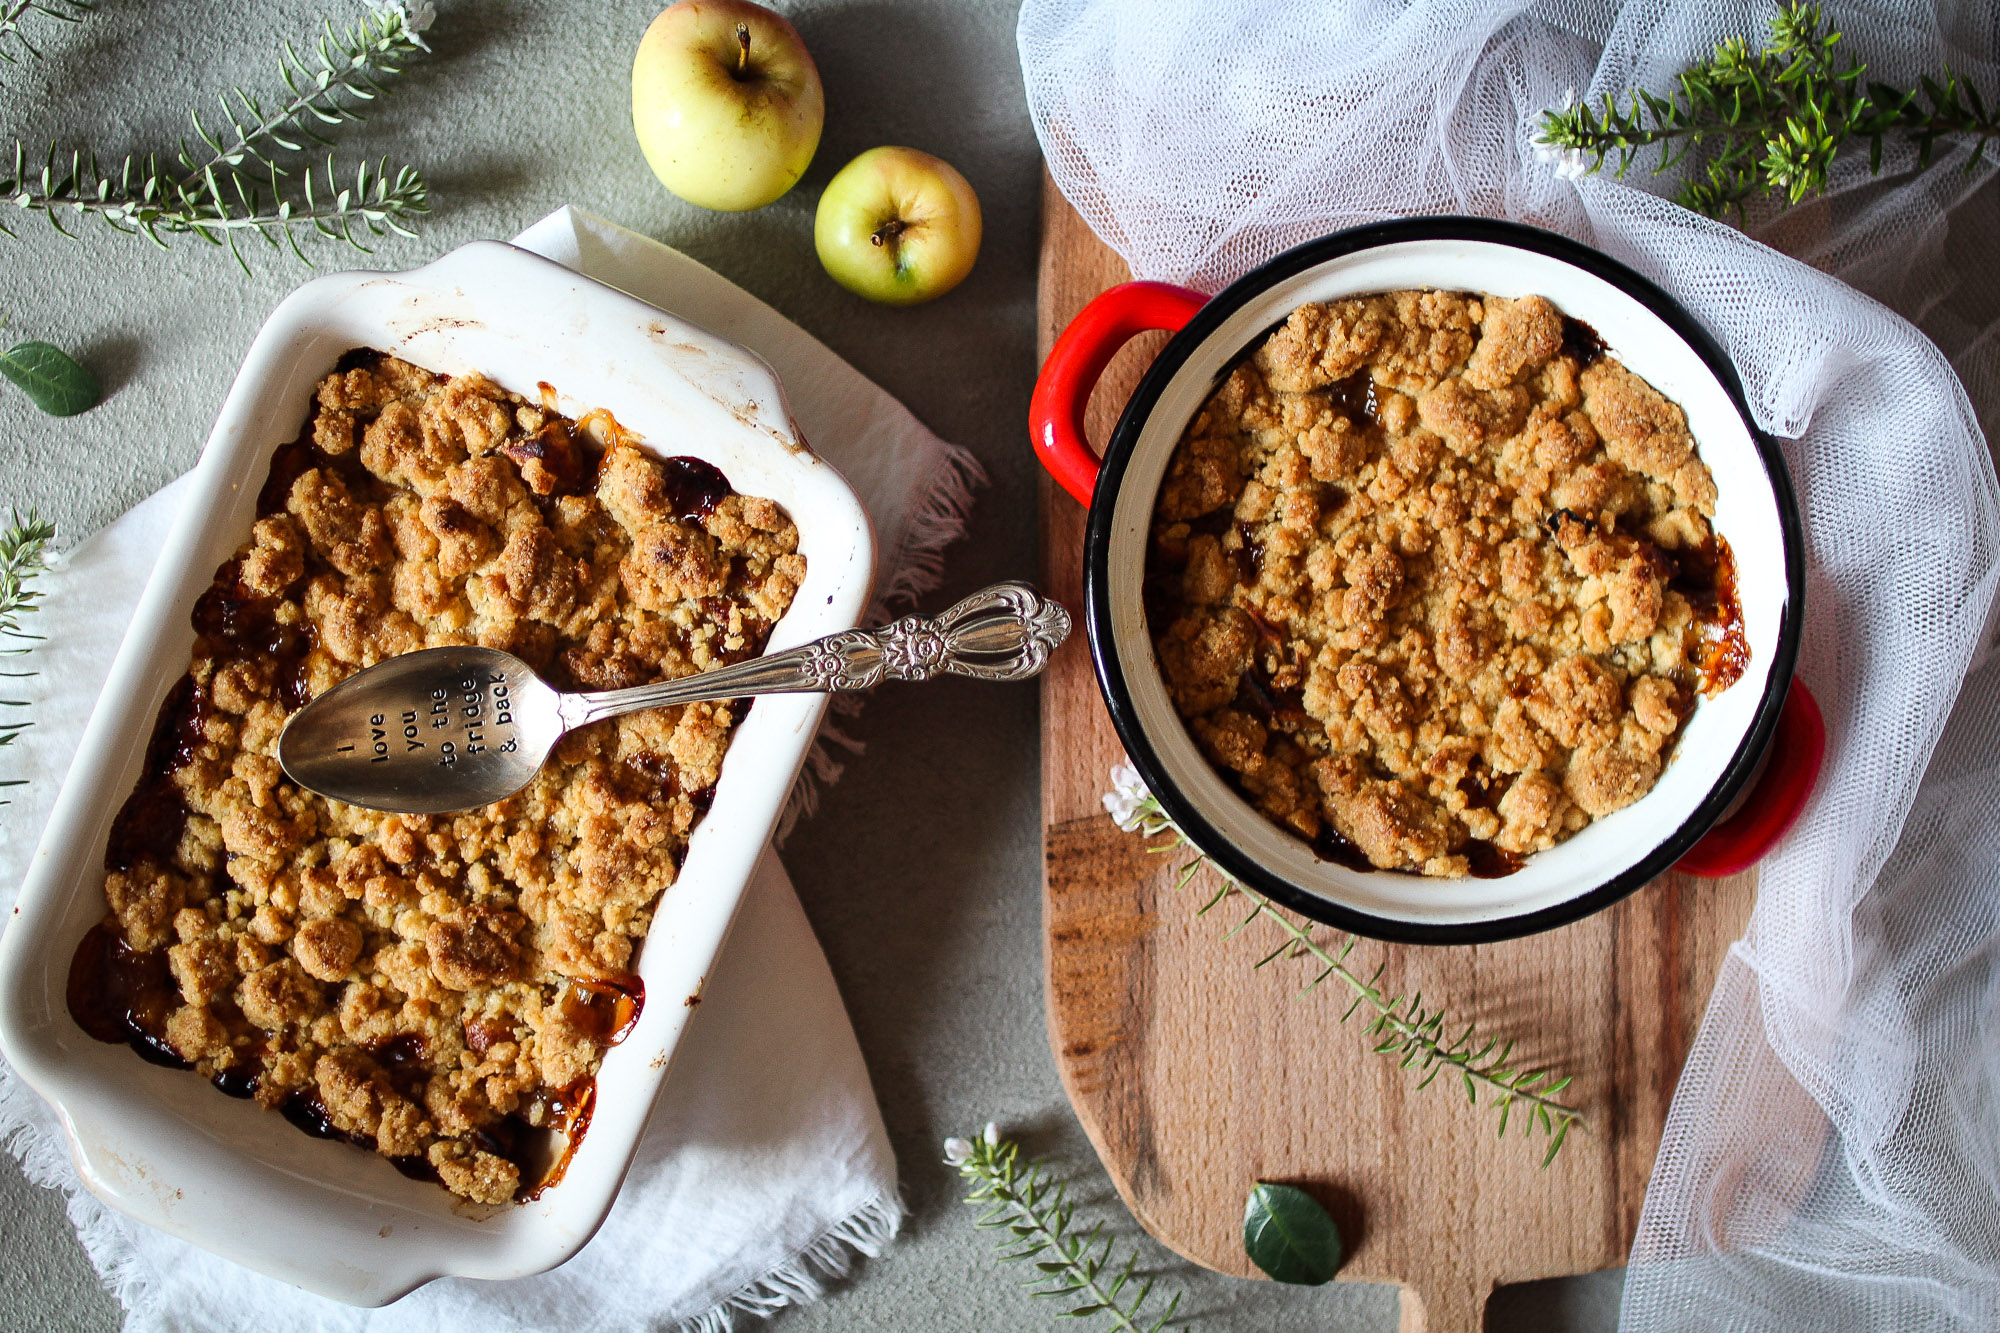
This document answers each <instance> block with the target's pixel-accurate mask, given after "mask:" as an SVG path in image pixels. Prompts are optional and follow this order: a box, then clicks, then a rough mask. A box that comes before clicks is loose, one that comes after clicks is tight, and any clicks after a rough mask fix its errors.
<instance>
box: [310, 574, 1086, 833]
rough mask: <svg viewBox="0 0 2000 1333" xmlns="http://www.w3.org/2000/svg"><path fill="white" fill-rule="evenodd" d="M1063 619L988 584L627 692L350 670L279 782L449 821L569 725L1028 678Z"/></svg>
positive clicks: (488, 666)
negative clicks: (942, 603)
mask: <svg viewBox="0 0 2000 1333" xmlns="http://www.w3.org/2000/svg"><path fill="white" fill-rule="evenodd" d="M1069 629H1070V619H1069V613H1068V612H1066V611H1064V610H1063V609H1062V607H1060V606H1058V605H1057V604H1056V603H1054V602H1051V601H1049V600H1047V599H1046V598H1044V597H1042V596H1041V595H1040V594H1039V593H1037V592H1036V591H1035V590H1034V589H1033V588H1031V587H1029V586H1028V585H1027V584H1025V583H998V584H994V585H993V586H992V587H990V588H985V589H983V590H981V591H979V592H976V593H974V594H973V595H972V596H970V597H967V598H966V599H965V600H964V601H962V602H959V603H958V604H957V605H955V606H953V607H952V608H951V609H950V610H948V611H946V612H945V613H944V614H943V615H941V616H938V617H936V618H935V619H930V620H925V619H922V618H920V617H917V616H905V617H904V618H903V619H901V620H898V621H896V622H894V623H893V624H889V625H885V626H883V627H882V628H880V629H876V630H858V629H857V630H845V631H843V632H841V633H839V634H830V635H827V636H826V637H825V638H822V639H815V640H813V641H812V642H811V643H805V644H801V645H799V646H798V647H796V648H792V649H789V650H787V651H785V652H781V653H774V654H772V655H770V656H768V657H758V658H752V659H751V660H749V661H747V662H738V663H736V664H735V665H733V666H726V667H720V668H718V669H716V670H714V671H705V672H702V673H701V674H699V675H694V676H682V677H680V678H678V679H675V680H665V681H660V682H658V683H656V684H652V685H638V686H634V687H633V688H631V689H624V690H607V691H603V692H599V693H592V694H565V693H563V692H561V691H559V690H557V689H555V688H554V687H552V686H551V685H549V684H548V682H546V681H544V680H543V679H542V678H541V677H540V676H538V675H536V674H535V671H534V668H532V667H530V666H529V665H528V664H527V663H526V662H524V661H522V660H521V659H520V658H518V657H516V656H514V655H513V654H512V653H508V652H503V651H501V650H500V649H498V648H481V647H478V646H465V647H447V648H426V649H424V650H422V651H420V652H414V653H405V654H403V655H402V656H400V657H392V658H389V659H388V660H387V661H384V662H378V663H376V664H375V665H374V666H372V667H368V668H367V669H366V670H363V671H359V672H357V673H355V674H354V675H352V676H349V677H348V678H347V679H346V680H344V681H342V682H341V683H340V684H338V685H336V686H334V687H333V688H332V689H330V690H328V691H327V692H326V693H325V694H323V695H321V696H320V697H319V698H317V699H314V700H313V701H312V702H311V703H308V704H307V705H306V706H305V707H304V708H302V709H300V710H299V711H298V712H297V713H295V714H293V715H292V718H291V721H289V722H288V723H287V724H286V725H285V730H284V733H283V735H281V736H280V737H279V738H278V762H279V764H280V765H281V766H282V767H283V768H284V770H285V775H286V776H287V777H289V778H290V779H291V780H292V781H293V782H296V783H298V784H299V785H300V786H301V787H304V788H306V789H308V790H309V791H315V792H318V793H319V794H320V795H322V796H326V797H330V798H331V799H333V800H336V801H345V802H346V803H347V804H349V805H358V806H363V807H365V808H367V809H370V810H388V811H395V812H398V813H405V814H424V815H435V814H448V813H450V812H452V811H457V810H471V809H475V808H477V807H479V806H483V805H490V804H492V803H493V802H495V801H504V800H506V799H507V798H508V797H509V796H512V795H513V794H514V793H515V792H518V791H520V790H521V789H522V788H523V787H525V786H527V785H528V784H529V783H530V782H532V781H533V780H534V777H535V774H536V773H538V772H540V771H541V768H542V765H543V764H544V763H545V762H547V760H548V757H549V753H550V752H551V751H552V750H554V749H555V747H556V742H558V741H560V740H561V739H562V738H563V736H564V735H566V734H567V733H569V732H571V731H574V730H575V729H576V728H578V727H582V726H588V725H589V724H591V723H593V722H601V721H603V720H604V719H606V718H612V717H617V716H619V715H621V714H624V713H631V712H637V711H638V710H640V709H644V708H666V707H670V706H674V705H679V704H690V703H700V702H703V701H705V700H712V699H741V698H748V697H750V696H752V695H758V694H794V693H802V692H808V693H809V692H828V691H847V690H865V689H870V688H873V687H874V686H875V685H877V684H879V683H881V682H882V681H884V680H915V681H922V680H929V679H931V678H932V677H934V676H940V675H956V676H971V677H974V678H976V679H979V680H996V681H1006V680H1025V679H1027V678H1028V677H1030V676H1033V675H1036V674H1037V673H1039V672H1040V671H1041V670H1042V668H1043V667H1045V666H1047V665H1048V661H1049V654H1050V653H1052V652H1054V651H1055V649H1056V648H1057V647H1058V646H1059V645H1060V644H1061V643H1062V641H1063V640H1064V639H1065V638H1067V637H1068V635H1069Z"/></svg>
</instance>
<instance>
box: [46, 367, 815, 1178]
mask: <svg viewBox="0 0 2000 1333" xmlns="http://www.w3.org/2000/svg"><path fill="white" fill-rule="evenodd" d="M545 397H551V398H552V395H550V394H548V393H547V391H546V389H545ZM258 514H259V517H258V519H257V521H256V525H255V527H254V529H253V530H252V532H251V535H250V539H249V540H248V541H247V542H245V543H244V544H243V545H242V546H241V547H240V548H239V549H238V551H237V553H236V555H235V557H234V558H233V559H231V560H230V561H228V562H227V563H226V564H224V565H223V566H222V568H221V569H220V570H218V571H217V573H216V577H215V582H214V584H213V586H212V587H211V588H210V589H209V590H208V592H207V593H206V594H204V595H203V596H202V598H201V599H200V601H199V602H198V603H197V604H196V606H195V609H194V617H193V619H194V628H195V630H196V633H197V636H198V637H197V638H196V641H195V649H194V657H193V663H192V665H191V666H190V668H189V670H188V673H187V675H186V677H185V678H183V679H182V680H181V682H180V683H179V685H178V686H177V687H176V688H175V689H174V691H173V692H172V694H171V695H170V696H169V697H168V699H167V702H166V704H165V705H164V706H163V707H162V709H161V711H160V715H159V721H158V724H157V727H156V730H155V732H154V735H153V738H152V743H151V747H150V749H149V751H148V755H147V763H146V770H145V776H144V777H143V778H142V779H141V781H140V783H139V786H138V788H137V789H136V790H135V791H134V792H133V793H132V796H131V798H130V799H129V800H127V801H126V803H125V805H124V807H123V808H122V810H121V811H120V813H119V815H118V816H117V819H116V822H115V824H114V825H113V828H112V833H111V838H110V843H109V847H108V850H107V852H106V854H105V871H106V876H105V882H104V890H105V896H106V897H107V898H108V900H109V902H110V905H111V915H110V916H109V917H108V918H107V919H106V921H105V922H104V923H103V924H102V925H100V926H99V927H97V928H96V929H95V930H94V931H93V932H92V933H91V935H90V936H88V937H87V938H86V939H85V941H84V943H83V945H82V946H81V947H80V948H79V950H78V952H77V956H76V960H75V963H74V964H73V966H72V969H71V973H70V990H69V1003H70V1009H71V1012H72V1013H73V1014H74V1015H75V1016H76V1017H77V1020H78V1022H79V1023H81V1024H82V1025H83V1027H84V1028H85V1029H86V1030H87V1031H89V1032H90V1033H91V1035H93V1036H96V1037H99V1038H101V1039H104V1040H108V1041H129V1042H131V1043H132V1044H133V1045H134V1047H135V1048H137V1049H138V1050H139V1052H140V1053H141V1054H142V1055H145V1056H147V1057H148V1058H150V1059H153V1060H155V1061H156V1062H160V1063H166V1064H171V1065H177V1066H181V1067H186V1066H190V1065H191V1066H193V1067H194V1068H196V1069H198V1070H199V1071H200V1072H201V1073H202V1074H203V1075H204V1076H206V1077H208V1078H210V1079H211V1080H213V1081H214V1082H215V1084H216V1085H217V1086H218V1087H220V1088H221V1089H222V1090H223V1091H224V1092H227V1093H230V1094H232V1095H235V1096H239V1097H251V1098H254V1099H256V1100H257V1101H258V1102H259V1103H261V1104H262V1105H264V1106H265V1107H268V1108H272V1109H277V1110H280V1111H282V1112H284V1113H285V1115H286V1116H287V1117H288V1118H290V1119H291V1120H292V1121H293V1122H294V1123H296V1124H298V1125H300V1126H301V1127H302V1128H305V1129H307V1130H309V1131H310V1132H313V1133H317V1134H321V1135H324V1136H327V1137H338V1138H345V1139H347V1140H349V1141H351V1142H353V1143H357V1144H360V1145H363V1146H365V1147H369V1148H372V1149H374V1150H375V1151H377V1152H380V1153H382V1154H383V1155H385V1156H387V1157H389V1158H391V1159H392V1160H393V1161H394V1162H395V1163H396V1164H397V1165H398V1166H399V1167H400V1168H402V1169H403V1170H404V1171H405V1172H406V1173H407V1174H412V1175H417V1176H421V1177H425V1178H430V1179H435V1180H437V1181H439V1182H441V1183H442V1184H443V1185H444V1186H445V1187H446V1188H448V1189H450V1190H451V1191H452V1192H453V1193H455V1194H458V1195H462V1196H464V1197H465V1198H468V1199H472V1200H476V1201H479V1202H482V1203H499V1202H503V1201H505V1200H508V1199H513V1198H517V1197H528V1196H530V1195H531V1194H532V1192H533V1191H535V1190H536V1189H537V1188H539V1187H540V1186H541V1185H543V1184H546V1183H548V1181H549V1180H551V1179H553V1178H554V1177H555V1176H556V1175H559V1174H560V1163H559V1162H557V1163H555V1164H554V1166H553V1168H551V1159H552V1158H553V1157H554V1146H555V1143H556V1140H555V1139H554V1137H553V1136H552V1133H547V1132H543V1131H552V1132H553V1133H559V1134H561V1135H563V1136H564V1137H565V1138H566V1139H567V1140H568V1142H569V1144H570V1145H571V1146H572V1147H573V1145H574V1143H575V1141H576V1140H577V1138H578V1136H579V1135H580V1134H581V1132H582V1130H583V1127H584V1126H585V1124H586V1123H587V1117H588V1114H589V1108H590V1099H591V1092H592V1088H593V1079H594V1077H595V1075H596V1073H597V1069H598V1065H599V1062H600V1060H601V1058H602V1057H603V1054H604V1052H605V1051H606V1049H607V1048H608V1047H609V1046H610V1045H611V1044H612V1043H614V1042H616V1041H617V1040H618V1039H619V1038H620V1037H621V1036H623V1035H624V1033H625V1032H626V1031H627V1030H629V1028H630V1026H631V1024H632V1023H633V1022H634V1021H635V1020H636V1017H637V1011H638V1006H639V1005H640V1003H641V1002H642V1000H643V993H642V989H641V987H640V984H639V981H638V978H637V977H636V976H635V975H634V974H633V971H632V968H633V955H634V951H635V949H636V948H637V947H638V945H639V942H640V941H641V939H642V938H643V937H644V936H645V934H646V929H647V926H648V924H649V922H650V920H651V916H652V910H653V906H654V903H655V901H656V900H657V899H658V898H659V896H660V894H661V893H662V892H664V891H665V890H667V888H668V887H669V886H670V885H671V884H672V883H673V881H674V877H675V873H676V867H677V866H678V865H679V863H680V860H681V857H682V855H683V853H684V852H685V850H686V847H687V843H688V835H689V832H690V830H691V829H692V828H693V827H694V825H695V823H696V822H697V821H698V820H699V819H700V818H701V816H702V814H703V812H704V811H705V810H706V809H707V808H708V804H709V801H710V800H711V798H712V795H713V792H714V787H715V782H716V778H717V774H718V771H719V768H720V765H721V763H722V757H723V752H724V750H725V749H726V748H727V746H728V743H729V737H730V731H731V728H732V726H733V724H734V721H735V716H736V715H735V712H734V710H733V708H732V706H731V705H730V704H728V703H701V704H690V705H688V706H685V707H680V708H664V709H657V710H653V711H650V712H642V713H635V714H631V715H629V716H626V717H621V718H617V719H613V720H610V721H606V722H601V723H598V724H596V725H594V726H590V727H586V728H584V729H582V730H579V731H577V732H574V733H572V734H571V735H569V736H568V737H567V738H565V739H564V740H563V742H562V743H561V745H560V746H559V747H558V748H557V750H556V752H555V754H554V756H553V757H552V758H551V759H550V761H549V763H548V765H547V766H546V767H545V768H544V769H543V770H542V772H541V773H540V775H539V776H538V777H536V779H535V780H534V782H533V783H532V784H530V785H529V786H528V787H527V788H526V789H525V790H523V791H522V792H520V793H519V794H518V795H516V796H513V797H510V798H509V799H507V800H505V801H502V802H499V803H497V804H494V805H491V806H487V807H485V808H483V809H479V810H473V811H468V812H465V813H462V814H457V815H442V816H430V817H425V816H411V815H392V814H381V813H377V812H375V811H369V810H363V809H359V808H357V807H354V806H349V805H345V804H342V803H340V802H334V801H328V800H324V799H322V798H320V797H318V796H315V795H313V794H312V793H310V792H307V791H304V790H302V789H301V788H299V787H297V786H295V785H293V784H292V783H290V782H289V781H287V780H286V779H285V776H284V774H283V773H282V772H281V770H280V769H279V766H278V761H277V758H276V755H277V743H278V734H279V732H280V730H282V728H283V727H284V724H285V721H286V719H287V718H288V717H289V716H290V715H291V713H292V712H293V711H294V710H295V709H297V708H298V707H300V706H301V705H302V704H304V703H305V702H306V701H307V700H309V699H311V698H313V697H315V696H316V695H319V694H321V693H323V692H324V691H326V690H327V689H329V688H331V687H332V686H334V685H335V684H337V683H339V682H340V681H341V680H343V679H345V678H346V677H347V676H349V675H351V674H353V673H354V672H355V671H358V670H360V669H361V668H362V667H365V666H369V665H371V664H373V663H375V662H377V661H380V660H381V659H383V658H386V657H391V656H394V655H396V654H399V653H406V652H411V651H413V650H416V649H419V648H428V647H437V646H440V645H448V644H483V645H488V646H491V647H495V648H504V649H506V650H508V651H510V652H513V653H516V654H519V655H520V656H521V657H523V658H525V659H527V660H528V661H529V662H530V663H531V664H533V665H534V667H535V668H536V669H537V670H538V671H539V672H541V673H542V675H543V676H544V677H545V678H546V679H547V680H549V681H550V683H552V684H554V685H555V686H557V687H558V688H561V689H590V690H604V689H617V688H620V687H623V686H629V685H638V684H644V683H647V682H650V681H654V680H660V679H666V678H670V677H675V676H683V675H688V674H690V673H693V672H697V671H702V670H706V669H708V668H710V667H715V666H720V665H724V664H727V663H730V662H735V661H740V660H742V659H744V658H747V657H752V656H755V655H756V654H757V653H759V652H760V651H762V648H763V644H764V641H765V639H766V637H767V635H768V634H769V631H770V628H771V626H772V624H773V623H774V622H776V621H777V620H778V618H779V617H780V616H782V615H783V614H784V613H785V610H786V608H787V607H788V606H789V605H790V603H791V600H792V597H793V594H794V593H795V592H796V591H797V589H798V586H799V583H800V581H801V580H802V579H803V578H804V576H805V561H804V559H803V558H802V557H801V556H800V555H799V554H798V549H797V548H798V530H797V529H796V528H795V527H794V526H793V524H792V521H791V519H790V518H788V517H787V516H786V514H785V513H784V511H783V510H781V509H780V508H779V507H778V506H777V505H776V504H774V503H772V502H771V501H769V500H765V499H758V498H755V497H752V496H745V495H739V494H736V493H735V492H733V491H732V490H731V489H730V487H729V484H728V482H727V480H726V479H725V478H724V477H723V475H722V473H720V472H719V471H717V470H716V469H715V468H714V467H712V466H710V465H709V464H707V463H704V462H701V461H700V460H697V459H692V458H669V459H665V460H661V459H657V458H655V457H653V456H652V455H650V454H648V453H646V452H645V451H643V450H642V449H640V448H639V447H637V446H636V445H635V444H634V443H633V442H632V441H631V439H630V438H629V437H628V436H626V435H625V434H623V432H621V431H620V430H619V429H618V428H617V426H616V423H614V422H611V421H610V419H609V417H607V416H605V415H604V414H602V413H593V414H591V415H590V416H587V417H585V418H584V419H583V420H582V422H574V421H571V420H569V419H567V418H565V417H562V416H560V415H558V414H556V413H555V412H553V411H552V410H550V409H549V408H547V407H545V406H543V405H540V404H537V403H531V402H528V401H526V400H524V399H522V398H520V397H518V396H516V395H514V394H511V393H509V392H507V391H505V390H503V389H501V388H500V387H498V386H497V385H495V384H492V383H490V382H488V381H486V380H484V379H481V378H480V377H478V376H459V377H449V376H444V375H437V374H432V373H431V372H429V371H425V370H422V369H419V368H418V367H416V366H413V365H410V364H408V363H406V362H403V361H399V360H396V359H394V358H392V357H388V356H384V355H382V354H380V353H375V352H357V353H351V354H350V355H349V356H348V357H346V358H344V359H343V360H342V362H341V364H340V366H339V368H338V369H337V370H336V371H335V372H334V373H333V374H331V375H329V376H327V377H326V378H325V379H324V380H322V381H321V382H320V385H319V388H318V394H317V402H316V404H315V406H314V409H313V412H312V415H311V417H310V419H309V421H308V422H307V425H306V428H305V431H304V434H303V435H302V436H301V437H300V439H299V440H298V441H296V442H295V443H293V444H291V445H289V446H287V447H285V448H284V449H282V450H281V451H279V453H278V454H277V456H276V458H275V459H274V461H273V462H272V464H271V470H270V476H269V479H268V480H267V481H266V483H265V485H264V488H263V491H262V494H261V497H260V499H259V503H258Z"/></svg>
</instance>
